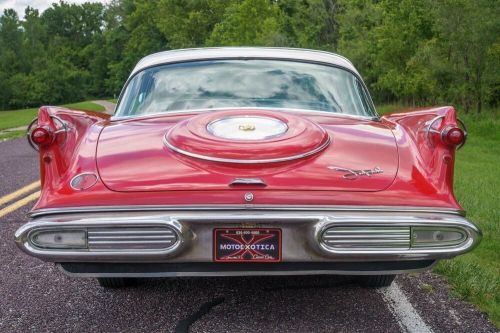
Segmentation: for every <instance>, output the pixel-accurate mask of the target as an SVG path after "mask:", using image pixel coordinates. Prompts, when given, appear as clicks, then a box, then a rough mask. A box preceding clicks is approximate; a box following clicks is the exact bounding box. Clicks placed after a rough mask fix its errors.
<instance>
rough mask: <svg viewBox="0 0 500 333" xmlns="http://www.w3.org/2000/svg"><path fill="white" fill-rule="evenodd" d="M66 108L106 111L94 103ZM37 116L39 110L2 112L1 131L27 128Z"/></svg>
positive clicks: (0, 117)
mask: <svg viewBox="0 0 500 333" xmlns="http://www.w3.org/2000/svg"><path fill="white" fill-rule="evenodd" d="M64 106H65V107H68V108H74V109H79V110H85V111H95V112H101V111H104V107H103V106H102V105H98V104H95V103H92V102H79V103H73V104H67V105H64ZM37 114H38V109H37V108H32V109H22V110H11V111H3V112H0V131H1V130H4V129H8V128H17V127H21V126H27V125H28V124H29V123H30V121H32V120H33V119H34V118H35V117H36V116H37Z"/></svg>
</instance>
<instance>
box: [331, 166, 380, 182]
mask: <svg viewBox="0 0 500 333" xmlns="http://www.w3.org/2000/svg"><path fill="white" fill-rule="evenodd" d="M328 169H330V170H335V171H339V172H344V175H343V176H342V178H344V179H349V180H355V179H358V177H360V176H368V177H371V175H375V174H377V173H383V172H384V170H382V169H380V167H378V166H377V167H375V168H373V169H364V170H356V169H348V168H339V167H336V166H329V167H328Z"/></svg>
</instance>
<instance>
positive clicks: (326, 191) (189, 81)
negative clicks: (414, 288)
mask: <svg viewBox="0 0 500 333" xmlns="http://www.w3.org/2000/svg"><path fill="white" fill-rule="evenodd" d="M28 138H29V141H30V143H31V144H32V145H33V147H34V148H36V149H37V150H39V151H40V164H41V179H42V184H43V186H42V195H41V197H40V200H39V201H38V202H37V204H36V205H35V207H34V209H33V210H32V212H31V213H30V221H29V222H28V223H27V224H26V225H24V226H23V227H21V228H20V229H19V230H18V231H17V233H16V241H17V243H18V245H19V246H20V248H21V249H23V250H24V251H25V252H27V253H28V254H30V255H33V256H36V257H39V258H41V259H42V260H47V261H51V262H55V263H57V264H59V266H60V267H61V269H62V270H63V271H64V272H66V273H68V274H70V275H74V276H90V277H98V278H99V280H100V282H101V284H102V285H105V286H121V285H125V284H126V283H127V282H130V280H127V278H135V277H152V276H209V275H256V274H258V275H261V274H280V275H281V274H352V275H360V276H364V278H363V279H362V281H363V282H364V283H366V284H368V285H372V286H383V285H388V284H390V283H391V281H392V279H393V278H394V275H395V274H399V273H405V272H410V271H416V270H421V269H426V268H428V267H430V266H432V265H433V264H434V263H435V262H436V261H437V260H439V259H443V258H451V257H454V256H456V255H459V254H462V253H465V252H467V251H469V250H471V249H472V248H473V247H474V246H476V245H477V244H478V242H479V241H480V238H481V233H480V231H479V229H478V228H477V227H476V226H475V225H473V224H472V223H471V222H469V221H468V220H467V219H466V218H465V217H464V212H463V211H462V209H461V207H460V206H459V204H458V203H457V201H456V199H455V197H454V195H453V190H452V188H453V168H454V156H455V150H456V148H457V147H460V146H461V145H463V144H464V143H465V139H466V131H465V128H464V127H463V125H462V124H461V123H460V121H458V120H457V119H456V114H455V110H454V109H453V108H451V107H439V108H430V109H425V110H417V111H414V112H409V113H401V114H393V115H389V116H384V117H379V116H378V115H377V114H376V112H375V109H374V107H373V104H372V101H371V99H370V97H369V94H368V91H367V90H366V87H365V85H364V83H363V81H362V80H361V78H360V76H359V74H358V72H357V71H356V69H355V68H354V67H353V65H352V64H351V63H350V62H349V61H348V60H346V59H345V58H342V57H340V56H338V55H335V54H331V53H326V52H319V51H310V50H297V49H276V48H214V49H195V50H179V51H168V52H162V53H158V54H154V55H151V56H148V57H146V58H144V59H143V60H141V61H140V62H139V63H138V65H137V66H136V68H135V69H134V70H133V71H132V74H131V76H130V78H129V80H128V81H127V83H126V84H125V88H124V90H123V92H122V95H121V97H120V100H119V103H118V107H117V110H116V112H115V114H114V115H113V116H112V117H111V118H109V117H108V116H106V115H102V114H97V113H86V112H79V111H74V110H67V109H61V108H54V107H42V108H41V109H40V112H39V116H38V119H37V120H36V121H35V122H34V123H33V126H31V127H30V130H29V133H28Z"/></svg>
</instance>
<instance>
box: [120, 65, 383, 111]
mask: <svg viewBox="0 0 500 333" xmlns="http://www.w3.org/2000/svg"><path fill="white" fill-rule="evenodd" d="M240 107H249V108H264V109H266V108H268V109H284V110H286V109H301V110H312V111H323V112H331V113H340V114H347V115H354V116H364V117H374V116H376V113H375V110H374V108H373V104H372V102H371V100H370V98H369V95H368V93H367V91H366V89H365V87H364V85H363V84H362V83H361V82H360V81H359V79H358V78H357V77H356V76H355V75H354V74H352V73H351V72H349V71H347V70H344V69H341V68H337V67H332V66H327V65H320V64H313V63H305V62H296V61H283V60H216V61H196V62H185V63H178V64H169V65H162V66H157V67H152V68H148V69H145V70H143V71H141V72H139V73H138V74H136V75H135V76H134V77H133V78H132V79H131V80H130V81H129V82H128V85H127V87H126V88H125V90H124V92H123V95H122V98H121V100H120V103H119V105H118V108H117V112H116V114H115V116H114V117H115V118H117V117H118V118H119V117H133V116H143V115H149V114H158V113H168V112H177V111H184V110H199V109H203V110H211V109H227V108H240Z"/></svg>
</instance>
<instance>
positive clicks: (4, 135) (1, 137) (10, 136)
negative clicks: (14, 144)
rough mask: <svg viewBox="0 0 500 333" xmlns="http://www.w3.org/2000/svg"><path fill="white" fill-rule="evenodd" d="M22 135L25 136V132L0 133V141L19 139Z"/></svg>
mask: <svg viewBox="0 0 500 333" xmlns="http://www.w3.org/2000/svg"><path fill="white" fill-rule="evenodd" d="M24 134H26V131H25V130H21V131H20V130H16V131H8V132H0V141H7V140H10V139H15V138H20V137H22V136H23V135H24Z"/></svg>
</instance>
